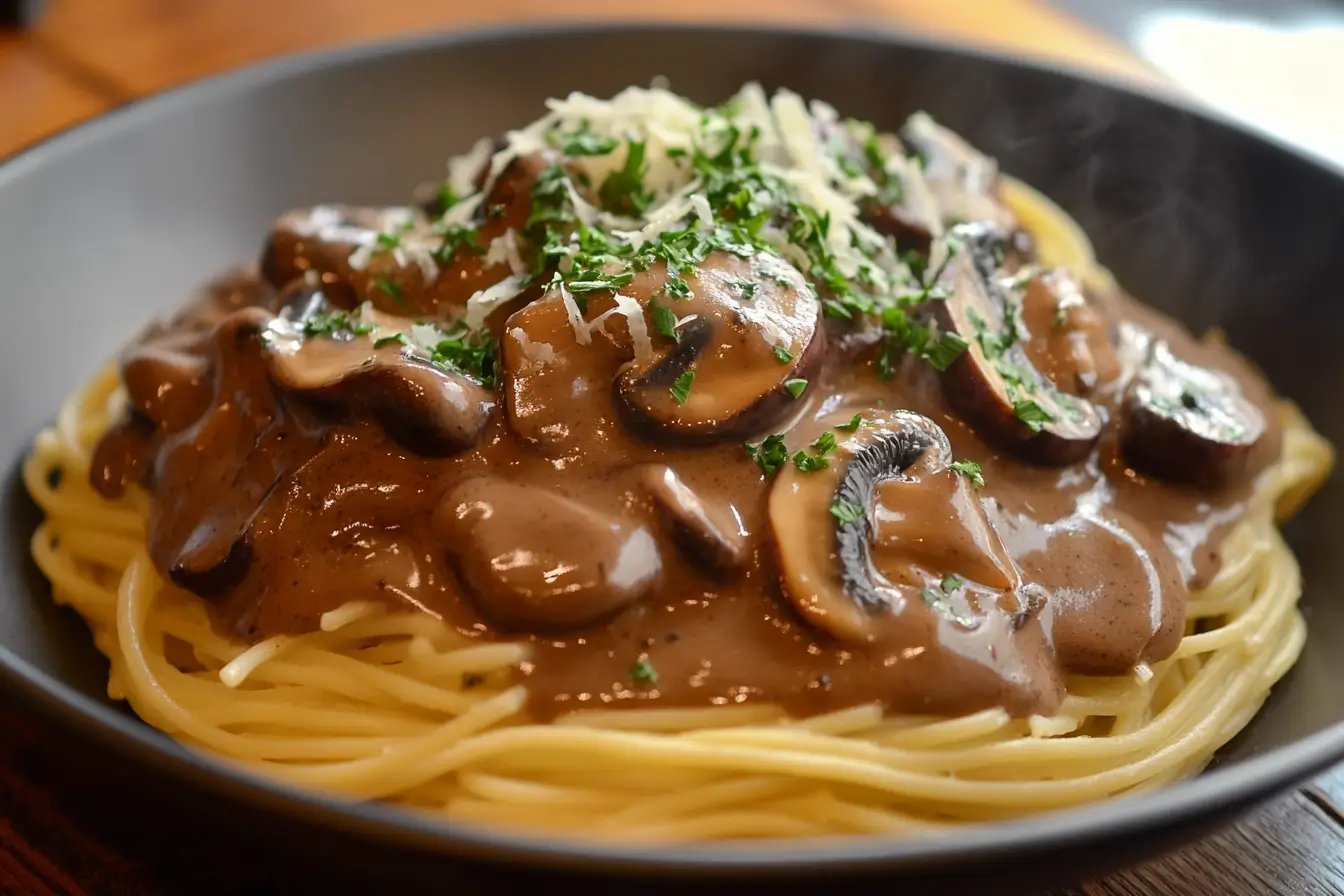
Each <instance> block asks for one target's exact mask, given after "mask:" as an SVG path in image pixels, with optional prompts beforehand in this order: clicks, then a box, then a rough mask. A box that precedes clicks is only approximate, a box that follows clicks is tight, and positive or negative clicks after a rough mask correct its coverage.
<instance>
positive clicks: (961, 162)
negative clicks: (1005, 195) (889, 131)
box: [900, 112, 1018, 233]
mask: <svg viewBox="0 0 1344 896" xmlns="http://www.w3.org/2000/svg"><path fill="white" fill-rule="evenodd" d="M900 137H901V142H902V143H903V144H904V145H905V147H906V149H907V151H909V152H910V153H912V154H914V155H916V156H917V157H918V160H919V162H918V164H919V167H920V169H921V171H922V174H923V180H924V181H925V182H926V183H927V184H928V186H929V189H930V191H931V192H932V193H933V196H934V198H935V200H936V201H937V204H938V208H939V211H940V213H941V215H942V220H943V223H944V224H945V225H947V226H951V225H953V224H957V223H970V222H987V223H990V224H993V225H995V226H996V227H998V228H999V229H1000V230H1002V231H1003V232H1004V233H1013V232H1014V231H1016V230H1017V229H1018V226H1017V218H1016V217H1015V216H1014V215H1013V213H1012V210H1010V209H1009V208H1008V206H1006V205H1005V204H1004V203H1003V201H1002V199H1000V197H999V193H998V187H999V166H998V163H997V162H996V161H995V160H994V159H992V158H991V157H989V156H987V155H985V154H984V153H982V152H980V151H979V150H978V149H976V148H975V147H973V146H971V145H970V144H969V143H967V142H966V141H965V140H964V139H962V137H960V136H959V135H957V134H955V133H953V132H952V131H950V130H948V129H947V128H945V127H943V126H942V125H940V124H938V123H937V122H936V121H934V120H933V118H931V117H930V116H929V115H928V114H927V113H924V112H916V113H915V114H914V115H911V116H910V118H909V119H908V120H907V121H906V123H905V126H904V127H902V128H901V131H900Z"/></svg>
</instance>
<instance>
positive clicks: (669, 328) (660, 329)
mask: <svg viewBox="0 0 1344 896" xmlns="http://www.w3.org/2000/svg"><path fill="white" fill-rule="evenodd" d="M649 311H650V312H651V313H652V314H653V329H654V331H655V332H657V333H658V334H659V335H662V336H666V337H667V338H668V339H672V340H675V341H677V342H680V341H681V334H680V333H678V332H677V316H676V315H675V314H673V313H672V309H671V308H668V307H666V306H664V305H659V304H658V303H657V302H650V303H649Z"/></svg>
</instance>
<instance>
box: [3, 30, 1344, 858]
mask: <svg viewBox="0 0 1344 896" xmlns="http://www.w3.org/2000/svg"><path fill="white" fill-rule="evenodd" d="M654 31H657V32H664V33H666V32H680V33H681V34H683V35H685V36H686V37H688V38H691V37H694V36H695V35H696V34H705V33H710V32H713V33H724V32H727V33H737V34H741V35H743V36H752V35H765V36H770V37H775V38H780V37H783V38H795V39H798V40H803V41H806V40H813V39H823V40H832V41H840V42H849V43H861V44H866V45H870V46H874V47H888V48H891V49H894V50H900V49H902V48H910V49H918V50H923V51H931V52H935V53H938V54H941V55H945V56H949V57H953V58H957V57H961V58H968V59H979V60H983V61H989V62H992V63H996V64H999V65H1006V66H1010V67H1016V68H1020V69H1028V70H1035V71H1037V72H1041V73H1050V74H1056V75H1062V76H1064V77H1066V78H1070V79H1073V80H1076V81H1079V82H1082V83H1086V84H1092V85H1097V86H1102V87H1105V88H1108V89H1110V90H1114V91H1118V92H1120V93H1125V94H1130V95H1137V96H1139V97H1142V98H1144V99H1146V100H1148V101H1150V102H1154V103H1157V104H1159V105H1164V106H1169V107H1174V108H1176V109H1177V110H1179V111H1181V112H1183V113H1185V114H1188V115H1190V116H1193V117H1195V118H1202V119H1205V120H1207V121H1210V122H1213V123H1215V124H1217V125H1219V126H1221V127H1223V128H1226V129H1228V130H1231V131H1234V132H1238V133H1240V134H1241V135H1243V136H1246V137H1249V138H1250V139H1252V140H1255V141H1257V142H1260V143H1268V144H1270V145H1272V146H1274V147H1276V148H1277V149H1279V150H1280V151H1281V152H1284V153H1286V154H1287V155H1289V156H1291V157H1293V158H1295V159H1296V160H1297V161H1299V162H1300V163H1302V164H1305V165H1307V166H1309V167H1312V168H1315V169H1317V170H1318V171H1319V172H1320V174H1321V175H1323V176H1326V177H1331V178H1338V177H1340V176H1341V173H1344V172H1341V171H1339V170H1336V169H1334V168H1333V167H1332V166H1330V165H1328V164H1326V163H1325V162H1324V161H1323V160H1321V159H1319V158H1317V157H1315V156H1312V155H1310V154H1307V153H1305V152H1303V151H1302V150H1300V149H1299V148H1297V147H1295V146H1293V145H1291V144H1289V143H1287V142H1285V141H1283V140H1281V139H1278V138H1276V137H1275V136H1274V135H1272V134H1268V133H1262V132H1260V131H1258V130H1257V129H1255V128H1252V127H1250V126H1247V125H1246V124H1244V123H1242V122H1240V121H1237V120H1234V119H1232V118H1230V117H1228V116H1226V115H1223V114H1222V113H1220V112H1218V111H1217V110H1212V109H1208V108H1206V107H1204V106H1202V105H1199V104H1197V103H1196V102H1195V101H1194V100H1193V98H1191V97H1189V96H1185V95H1182V94H1180V93H1175V92H1171V93H1169V92H1166V91H1163V90H1161V89H1160V88H1158V87H1157V86H1155V85H1150V84H1148V83H1146V82H1134V81H1130V80H1128V79H1125V78H1123V77H1120V76H1117V75H1114V74H1111V73H1099V72H1093V71H1087V70H1083V69H1080V68H1077V67H1074V66H1071V65H1068V64H1064V63H1060V62H1058V61H1055V60H1047V59H1034V58H1023V57H1020V56H1017V55H1014V54H1012V53H1009V52H1004V51H1000V50H995V49H990V48H984V47H978V46H972V45H965V44H961V43H958V42H955V41H951V40H947V39H944V38H940V37H937V36H934V35H930V34H927V33H922V32H915V31H909V30H906V29H902V28H899V27H894V26H892V25H891V24H890V23H872V24H867V25H864V26H862V27H861V26H859V25H845V26H813V25H805V24H781V25H761V24H747V23H725V24H719V23H701V24H696V23H681V22H659V21H657V20H639V19H635V20H602V21H585V22H579V23H574V22H563V23H561V22H550V21H533V22H526V23H513V24H504V25H488V26H483V27H472V28H458V29H451V30H446V31H433V32H430V33H419V34H414V35H409V36H399V37H392V38H384V39H380V40H376V41H368V42H356V43H349V44H342V45H338V46H334V47H328V48H324V49H319V50H314V51H307V52H301V53H293V54H287V55H282V56H280V57H278V58H274V59H271V60H268V61H262V62H259V63H254V64H251V65H247V66H245V67H242V68H239V69H235V70H231V71H226V72H224V73H221V74H214V75H208V76H205V77H201V78H197V79H193V80H190V81H187V82H185V83H182V84H179V85H176V86H173V87H170V88H168V89H165V90H161V91H158V92H154V93H150V94H147V95H145V96H143V97H139V98H136V99H134V100H131V101H130V102H128V103H125V104H123V105H120V106H117V107H115V108H113V109H111V110H109V111H107V112H105V113H103V114H101V115H98V116H95V117H93V118H90V119H86V120H84V121H80V122H77V123H74V124H72V125H69V126H67V127H65V128H63V129H61V130H58V131H56V132H55V133H53V134H51V135H48V136H46V137H43V138H40V139H38V140H36V141H33V142H31V143H29V144H27V145H25V146H24V147H22V148H20V149H19V150H18V151H17V152H15V153H14V154H12V155H10V156H9V157H8V158H4V159H0V195H3V191H4V189H5V187H6V186H7V185H8V184H10V183H12V182H15V181H17V180H19V179H20V178H22V177H24V176H25V174H27V172H29V171H30V170H34V169H36V168H38V167H40V166H42V165H45V164H49V163H53V162H55V161H56V160H58V159H59V158H60V157H61V156H62V155H63V154H64V153H67V152H69V151H72V150H74V149H77V148H79V147H82V146H85V145H87V144H89V143H97V142H98V141H99V140H100V139H102V138H103V137H104V136H106V135H110V134H115V133H121V132H124V131H127V130H131V129H134V128H135V127H136V126H137V125H139V124H140V123H142V122H145V121H149V120H153V119H155V118H157V117H159V116H168V115H172V114H173V113H174V112H175V110H178V109H180V108H183V107H187V106H190V105H191V104H194V103H197V102H200V101H202V100H208V99H211V98H214V97H222V96H228V95H238V94H246V93H250V92H252V91H255V90H259V89H265V88H266V87H268V86H270V85H272V84H274V83H277V82H281V81H285V80H288V79H291V78H294V77H298V76H303V75H314V74H319V73H321V72H324V71H329V70H335V69H343V68H348V67H352V66H358V65H360V64H363V63H366V62H370V61H374V60H379V59H383V58H386V57H394V56H398V55H404V54H408V53H415V52H424V51H433V50H439V51H444V52H451V50H452V49H453V48H454V47H456V46H462V45H476V44H491V43H509V42H517V41H525V40H540V39H552V38H556V37H564V36H566V35H581V36H592V35H617V34H624V35H630V34H632V33H635V32H643V33H649V32H654ZM21 462H22V460H21V459H19V460H17V461H16V463H15V466H14V467H13V468H12V469H11V474H10V476H9V482H8V484H7V486H6V487H7V488H8V489H18V490H20V491H21V490H22V484H21V481H19V477H18V474H17V469H18V464H21ZM24 499H25V500H27V499H26V494H25V498H24ZM89 647H90V649H93V645H92V642H90V644H89ZM0 690H3V692H4V693H5V694H6V695H7V696H10V697H14V698H17V700H18V701H19V703H21V704H23V705H24V706H26V707H27V708H28V709H29V710H30V711H31V712H33V713H34V714H35V715H37V716H39V717H41V718H43V719H45V720H47V721H48V722H51V723H54V724H55V725H57V726H58V727H60V728H63V729H65V730H67V731H70V732H72V733H76V734H78V735H79V736H81V737H82V738H84V739H86V741H87V742H88V743H89V744H90V745H92V744H95V743H96V744H98V745H100V746H102V747H105V748H107V749H108V750H109V751H111V752H113V753H115V754H116V755H118V756H119V757H120V758H122V759H123V760H126V761H131V762H133V763H135V764H137V765H139V766H140V767H142V768H146V769H149V768H152V769H154V770H155V771H156V772H157V773H159V774H161V775H164V776H166V777H169V778H172V779H174V780H176V781H179V782H182V783H185V784H187V785H189V786H191V787H195V788H198V789H199V790H201V791H205V792H208V793H210V794H211V795H213V796H215V797H222V798H224V799H225V800H226V801H231V802H235V803H242V804H247V805H249V806H250V807H252V808H255V809H260V810H263V811H265V812H267V813H274V814H276V815H280V816H285V817H287V818H288V819H290V820H292V821H296V822H299V823H302V824H309V825H313V826H316V827H323V828H327V829H331V830H335V831H338V832H341V833H344V834H347V835H354V836H356V837H359V838H361V839H364V840H367V841H371V842H375V843H378V844H380V845H384V846H390V847H395V848H402V849H406V848H410V849H413V850H415V851H417V852H423V853H428V854H437V855H439V856H443V857H460V858H467V859H476V860H482V861H496V862H498V861H507V862H509V863H512V864H515V865H521V866H527V867H544V868H549V869H553V870H558V869H564V870H573V871H585V872H597V873H602V874H627V875H647V874H659V875H663V876H667V875H673V876H678V877H707V876H742V875H746V874H750V875H752V876H770V877H780V876H784V875H790V874H797V873H798V872H799V871H803V870H812V871H816V870H823V868H824V870H826V871H828V872H844V873H862V872H869V871H877V870H896V869H899V870H905V871H916V870H919V871H923V870H933V869H938V868H946V867H951V866H956V867H958V868H961V869H965V868H967V867H970V866H973V865H980V864H984V863H988V862H993V861H996V860H1000V861H1006V860H1020V859H1022V858H1023V857H1024V856H1026V855H1029V854H1031V853H1033V852H1039V851H1061V850H1064V849H1067V848H1069V847H1076V846H1084V845H1087V844H1091V843H1096V842H1098V841H1100V840H1103V839H1108V838H1115V837H1121V836H1125V835H1130V834H1136V833H1139V832H1141V831H1143V830H1145V829H1148V828H1152V827H1156V826H1158V825H1162V826H1169V825H1173V824H1176V823H1180V822H1182V821H1186V820H1190V819H1194V818H1196V817H1197V816H1202V815H1209V814H1213V813H1215V812H1218V811H1220V810H1232V809H1236V808H1239V807H1242V806H1245V805H1246V804H1249V803H1252V802H1256V801H1259V800H1262V799H1267V798H1268V797H1270V796H1272V795H1274V794H1276V793H1278V792H1280V791H1283V790H1286V789H1288V788H1289V787H1291V786H1293V785H1294V784H1296V783H1298V782H1300V781H1302V780H1305V779H1306V778H1308V777H1309V776H1311V775H1312V774H1314V773H1316V772H1319V771H1321V770H1323V769H1325V768H1326V767H1328V766H1330V765H1332V764H1334V763H1335V762H1337V761H1339V760H1340V759H1341V758H1344V721H1340V722H1337V723H1335V724H1333V725H1331V726H1329V727H1327V728H1324V729H1322V730H1320V731H1317V732H1313V733H1312V734H1310V735H1308V736H1306V737H1304V738H1301V739H1299V740H1297V741H1294V742H1292V743H1290V744H1287V745H1285V746H1282V747H1277V748H1275V749H1272V750H1269V751H1266V752H1264V753H1261V754H1259V755H1256V756H1252V757H1250V758H1247V759H1244V760H1241V761H1239V762H1237V763H1235V764H1233V765H1230V766H1224V767H1220V768H1216V769H1214V770H1212V771H1208V772H1205V773H1203V774H1201V775H1199V776H1197V777H1195V778H1191V779H1187V780H1185V781H1181V782H1177V783H1175V784H1171V785H1167V786H1165V787H1163V788H1161V789H1160V790H1156V791H1153V792H1149V793H1144V794H1141V795H1134V796H1125V797H1120V798H1117V799H1112V800H1108V801H1105V802H1101V803H1091V804H1085V805H1083V806H1079V807H1075V808H1070V809H1065V810H1061V811H1057V812H1050V813H1045V814H1042V815H1037V816H1031V817H1028V818H1025V819H1020V820H1014V821H1007V822H997V823H990V824H984V825H975V826H970V827H967V828H965V829H964V830H963V831H962V832H961V833H960V834H959V835H958V836H957V837H937V838H929V839H911V838H890V837H887V838H883V837H878V836H854V837H846V838H837V839H835V840H780V841H762V842H760V843H753V844H751V845H749V846H737V845H733V846H728V845H718V846H714V845H700V846H696V845H691V846H670V847H661V848H660V847H650V846H625V845H619V844H610V843H606V844H603V843H599V842H595V841H589V840H582V841H581V840H565V839H560V838H554V837H549V836H539V835H536V834H530V833H527V832H523V831H518V832H511V831H506V830H502V829H499V828H495V827H484V826H481V827H478V826H474V825H472V824H470V823H463V822H455V821H452V820H450V819H446V818H445V819H437V818H434V817H432V816H429V815H428V814H421V813H416V812H412V811H407V810H404V809H399V808H396V807H394V806H392V805H389V804H384V803H377V802H372V803H359V802H351V801H347V800H343V799H340V798H336V797H332V796H328V795H325V794H322V793H319V792H316V791H309V790H304V789H301V788H297V787H294V786H291V785H288V784H285V783H283V782H279V781H275V780H272V779H268V778H265V777H262V776H259V775H256V774H255V773H253V772H251V771H249V770H247V769H246V768H244V767H243V766H241V765H234V764H233V763H230V762H229V761H227V760H221V759H218V758H214V757H210V756H207V755H205V754H203V753H196V752H193V751H191V750H189V749H187V748H186V747H183V746H181V745H180V744H178V743H177V742H175V741H173V740H172V739H171V738H169V737H168V736H167V735H165V734H163V733H161V732H159V731H157V730H156V729H154V728H152V727H150V726H149V725H148V724H147V723H145V722H143V721H142V720H140V719H139V718H136V717H134V716H132V715H130V714H129V713H127V712H125V711H122V710H121V709H119V708H117V707H114V706H110V705H108V704H105V703H102V702H100V701H98V700H94V699H92V698H90V697H87V696H85V695H84V694H83V693H80V692H79V691H77V690H75V689H74V688H72V687H70V686H68V685H66V684H65V683H64V682H63V681H61V680H60V679H58V678H56V677H55V676H52V675H49V674H48V673H46V672H44V671H42V670H40V669H38V668H37V667H36V666H34V665H32V664H31V663H29V662H28V661H26V660H24V659H22V658H20V657H19V656H17V655H16V654H14V653H13V652H12V651H10V650H9V649H7V648H5V647H3V646H0Z"/></svg>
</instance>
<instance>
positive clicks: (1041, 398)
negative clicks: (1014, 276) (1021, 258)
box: [929, 224, 1104, 466]
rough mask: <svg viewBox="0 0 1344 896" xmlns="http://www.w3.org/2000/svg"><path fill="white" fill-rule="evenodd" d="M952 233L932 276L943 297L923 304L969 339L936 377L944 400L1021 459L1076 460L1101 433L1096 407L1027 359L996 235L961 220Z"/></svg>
mask: <svg viewBox="0 0 1344 896" xmlns="http://www.w3.org/2000/svg"><path fill="white" fill-rule="evenodd" d="M951 238H952V240H951V248H950V249H949V252H950V255H949V256H948V259H947V261H946V264H944V265H943V266H942V270H941V273H940V275H939V279H938V285H940V286H942V287H944V288H945V289H946V290H947V293H948V295H947V298H946V299H945V300H944V301H938V302H931V303H929V304H930V305H931V306H932V309H933V318H934V320H935V321H936V323H937V327H938V329H939V330H940V331H941V332H943V333H955V334H957V335H958V336H960V337H961V338H962V339H963V340H965V342H966V344H967V348H966V351H964V352H962V353H961V355H960V356H958V357H957V359H956V360H955V361H953V362H952V363H951V364H950V365H949V366H948V367H947V369H946V370H945V371H943V373H942V375H941V376H942V382H943V393H944V395H945V396H946V397H947V401H948V404H949V405H951V407H952V409H953V410H955V411H956V412H957V413H958V414H959V415H960V416H962V417H963V418H965V419H966V420H967V421H968V422H969V423H970V424H971V425H972V426H974V427H975V429H976V430H977V431H979V432H980V433H981V434H982V435H983V436H984V437H985V438H987V439H989V440H992V441H994V442H995V443H997V444H998V445H1000V446H1002V447H1003V448H1004V449H1006V450H1008V451H1010V452H1011V453H1013V454H1014V455H1015V456H1017V457H1018V458H1020V459H1022V460H1025V461H1028V462H1031V463H1037V464H1043V465H1048V466H1057V465H1063V464H1068V463H1072V462H1074V461H1077V460H1080V459H1081V458H1083V457H1085V456H1086V455H1087V454H1088V452H1089V451H1091V450H1092V446H1093V444H1094V443H1095V442H1096V440H1097V438H1098V437H1099V436H1100V435H1101V429H1102V425H1103V422H1104V421H1103V419H1102V415H1101V412H1100V411H1099V410H1098V408H1097V407H1096V406H1095V405H1093V404H1092V403H1091V402H1089V401H1087V400H1086V399H1083V398H1076V397H1074V396H1071V395H1069V394H1067V393H1066V392H1064V391H1062V390H1061V389H1060V388H1058V387H1057V386H1056V385H1055V383H1053V382H1051V380H1050V379H1049V378H1048V377H1047V376H1046V375H1045V374H1044V373H1043V372H1042V371H1041V370H1039V369H1038V368H1037V367H1036V366H1035V364H1033V363H1032V359H1031V357H1030V356H1029V355H1028V353H1027V351H1026V349H1025V348H1024V345H1023V339H1022V337H1023V336H1024V335H1029V334H1026V333H1024V331H1025V327H1024V325H1023V324H1022V323H1021V320H1020V317H1021V315H1020V309H1018V308H1017V306H1016V303H1015V302H1012V301H1011V300H1010V299H1009V298H1008V296H1007V294H1006V292H1005V287H1004V284H1003V283H1002V282H1001V280H1000V278H999V276H998V266H999V260H1000V258H1001V246H1002V235H1001V233H1000V232H999V231H998V230H997V229H996V228H994V227H992V226H990V225H983V224H966V225H959V226H958V227H955V228H953V230H952V231H951Z"/></svg>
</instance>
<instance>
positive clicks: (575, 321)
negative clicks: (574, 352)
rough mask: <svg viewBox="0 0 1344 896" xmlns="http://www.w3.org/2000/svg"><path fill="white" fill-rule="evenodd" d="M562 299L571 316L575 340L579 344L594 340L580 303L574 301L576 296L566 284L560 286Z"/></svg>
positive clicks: (570, 322)
mask: <svg viewBox="0 0 1344 896" xmlns="http://www.w3.org/2000/svg"><path fill="white" fill-rule="evenodd" d="M560 301H562V302H564V303H565V314H566V316H568V317H569V326H570V327H571V328H572V329H573V330H574V341H575V342H577V343H578V344H579V345H588V344H589V343H591V342H592V341H593V334H592V333H590V332H589V330H588V324H587V323H585V322H584V320H583V312H582V311H580V310H579V303H578V302H576V301H574V297H573V296H572V295H570V294H569V290H567V289H565V287H564V285H563V284H562V285H561V286H560Z"/></svg>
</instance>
